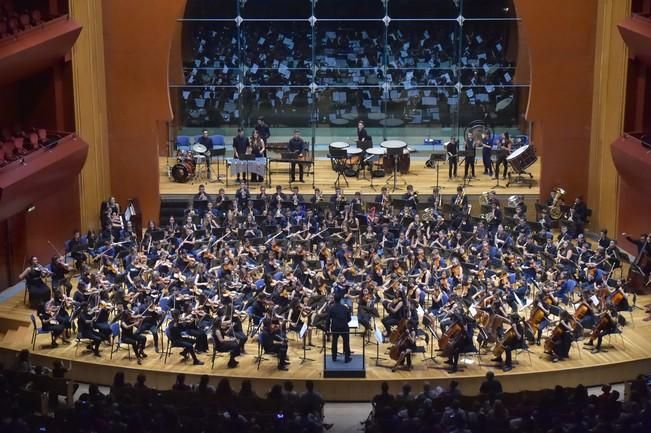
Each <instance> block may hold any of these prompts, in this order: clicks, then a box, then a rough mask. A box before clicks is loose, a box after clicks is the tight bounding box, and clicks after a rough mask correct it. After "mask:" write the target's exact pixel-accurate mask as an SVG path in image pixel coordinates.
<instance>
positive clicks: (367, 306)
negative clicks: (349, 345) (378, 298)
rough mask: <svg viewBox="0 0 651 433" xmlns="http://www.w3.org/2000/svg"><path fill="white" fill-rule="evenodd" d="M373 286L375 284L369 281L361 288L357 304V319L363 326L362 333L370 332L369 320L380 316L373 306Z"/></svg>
mask: <svg viewBox="0 0 651 433" xmlns="http://www.w3.org/2000/svg"><path fill="white" fill-rule="evenodd" d="M374 286H375V284H374V283H373V282H370V283H368V285H367V286H365V287H363V288H362V292H361V295H360V297H359V302H358V304H357V321H358V323H359V324H360V325H362V327H364V334H367V333H368V332H370V330H371V320H372V319H373V318H374V317H380V313H379V312H378V310H377V308H376V306H375V294H374V291H373V288H374Z"/></svg>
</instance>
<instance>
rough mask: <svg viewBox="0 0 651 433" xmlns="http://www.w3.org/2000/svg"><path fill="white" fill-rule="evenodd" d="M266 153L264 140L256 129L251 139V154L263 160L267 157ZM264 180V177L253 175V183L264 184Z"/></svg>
mask: <svg viewBox="0 0 651 433" xmlns="http://www.w3.org/2000/svg"><path fill="white" fill-rule="evenodd" d="M266 152H267V151H266V149H265V144H264V139H263V138H262V137H261V136H260V133H259V132H258V130H257V129H255V130H254V131H253V137H251V154H252V155H253V156H254V157H256V158H262V157H263V156H264V155H266ZM262 180H263V179H262V176H260V175H257V174H255V173H251V182H262Z"/></svg>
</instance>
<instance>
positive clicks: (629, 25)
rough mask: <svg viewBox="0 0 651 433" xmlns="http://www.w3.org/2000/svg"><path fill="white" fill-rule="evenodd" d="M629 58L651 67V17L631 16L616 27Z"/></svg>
mask: <svg viewBox="0 0 651 433" xmlns="http://www.w3.org/2000/svg"><path fill="white" fill-rule="evenodd" d="M617 27H618V28H619V33H620V34H621V35H622V39H624V42H625V43H626V45H627V46H628V48H629V50H630V51H631V57H636V58H638V59H639V60H640V61H642V62H644V63H646V64H648V65H651V15H649V14H633V16H631V17H629V18H626V19H625V20H624V21H622V22H621V23H619V24H618V25H617Z"/></svg>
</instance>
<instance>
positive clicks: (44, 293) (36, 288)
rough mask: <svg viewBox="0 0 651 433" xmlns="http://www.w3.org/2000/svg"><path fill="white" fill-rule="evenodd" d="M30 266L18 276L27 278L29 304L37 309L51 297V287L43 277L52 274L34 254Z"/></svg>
mask: <svg viewBox="0 0 651 433" xmlns="http://www.w3.org/2000/svg"><path fill="white" fill-rule="evenodd" d="M29 262H30V263H29V266H28V267H27V268H25V270H24V271H23V272H22V273H21V274H20V275H19V276H18V278H19V279H21V280H22V279H24V280H25V286H26V287H27V293H29V305H30V307H31V308H33V309H36V308H37V307H38V306H39V305H41V304H44V303H45V302H46V301H47V300H48V299H50V288H49V287H48V286H47V284H45V281H43V279H44V278H45V277H47V276H49V275H50V274H51V272H50V271H49V270H47V269H46V268H44V267H43V266H41V265H40V264H39V263H38V257H36V256H32V257H31V258H30V260H29Z"/></svg>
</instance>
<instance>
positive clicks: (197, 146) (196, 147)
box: [192, 143, 208, 155]
mask: <svg viewBox="0 0 651 433" xmlns="http://www.w3.org/2000/svg"><path fill="white" fill-rule="evenodd" d="M207 151H208V148H207V147H206V146H204V145H203V144H201V143H196V144H195V145H193V146H192V152H194V153H199V154H202V155H203V154H204V153H206V152H207Z"/></svg>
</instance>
